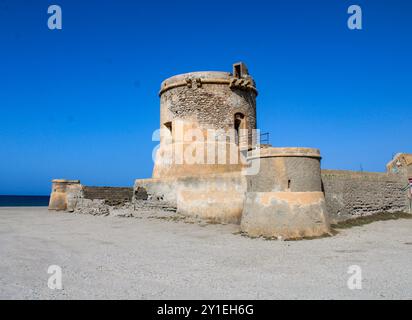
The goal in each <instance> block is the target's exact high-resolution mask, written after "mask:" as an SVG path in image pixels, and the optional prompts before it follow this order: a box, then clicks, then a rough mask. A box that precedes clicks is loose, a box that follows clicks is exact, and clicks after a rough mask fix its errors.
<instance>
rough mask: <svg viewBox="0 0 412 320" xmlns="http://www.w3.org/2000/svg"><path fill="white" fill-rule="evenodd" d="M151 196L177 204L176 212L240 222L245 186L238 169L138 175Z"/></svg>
mask: <svg viewBox="0 0 412 320" xmlns="http://www.w3.org/2000/svg"><path fill="white" fill-rule="evenodd" d="M138 188H144V189H145V190H147V193H148V195H149V197H150V198H152V199H160V200H163V201H167V202H169V203H170V204H171V205H173V206H176V207H177V211H178V213H180V214H182V215H186V216H192V217H197V218H203V219H207V220H213V221H216V222H223V223H240V219H241V215H242V211H243V203H244V198H245V193H246V188H247V182H246V177H245V176H242V175H241V173H240V172H235V173H225V174H215V175H213V174H211V175H205V176H202V177H181V178H165V179H138V180H136V182H135V190H137V189H138Z"/></svg>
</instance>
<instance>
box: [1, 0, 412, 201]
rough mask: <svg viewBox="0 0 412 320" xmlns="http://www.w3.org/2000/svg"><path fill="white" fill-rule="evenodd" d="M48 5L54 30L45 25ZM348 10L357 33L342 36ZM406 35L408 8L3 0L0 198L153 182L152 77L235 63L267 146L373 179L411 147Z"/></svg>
mask: <svg viewBox="0 0 412 320" xmlns="http://www.w3.org/2000/svg"><path fill="white" fill-rule="evenodd" d="M51 4H58V5H60V6H61V7H62V11H63V29H62V30H54V31H51V30H49V29H48V28H47V19H48V14H47V8H48V6H49V5H51ZM351 4H358V5H360V6H361V7H362V10H363V30H356V31H352V30H349V29H348V28H347V19H348V17H349V15H348V14H347V8H348V7H349V6H350V5H351ZM411 40H412V1H406V0H395V1H393V0H392V1H389V0H386V1H383V0H381V1H379V0H373V1H358V0H356V1H355V0H353V1H346V0H327V1H326V0H325V1H320V0H311V1H307V0H300V1H299V0H288V1H273V0H272V1H269V0H267V1H259V0H255V1H243V0H237V1H231V0H230V1H229V0H220V1H217V0H216V1H215V0H209V1H205V2H199V1H185V0H175V1H131V0H128V1H127V0H117V1H103V0H96V1H90V0H85V1H76V0H70V1H66V0H58V1H57V0H56V1H53V2H51V1H43V0H38V1H34V0H33V1H29V0H27V1H21V0H17V1H16V0H0V112H1V113H0V194H48V193H49V192H50V180H51V179H52V178H72V179H74V178H76V179H81V180H82V182H83V183H84V184H87V185H114V186H121V185H132V183H133V181H134V179H135V178H144V177H150V175H151V171H152V165H153V164H152V159H151V153H152V149H153V147H154V146H155V145H156V143H155V142H152V141H151V136H152V132H153V131H154V130H155V129H157V128H158V126H159V124H158V123H159V99H158V96H157V93H158V89H159V86H160V83H161V81H162V80H164V79H165V78H167V77H169V76H172V75H174V74H178V73H184V72H190V71H199V70H222V71H231V65H232V63H233V62H236V61H239V60H241V61H244V62H246V64H247V65H248V67H249V71H250V73H251V74H252V75H253V77H254V78H255V79H256V82H257V86H258V89H259V93H260V94H259V97H258V101H257V103H258V126H259V128H260V129H261V130H262V131H264V132H270V137H271V139H270V140H271V143H272V144H273V145H274V146H307V147H316V148H320V149H321V152H322V155H323V160H322V167H323V168H328V169H347V170H359V169H360V168H361V167H362V168H363V170H365V171H383V170H384V167H385V164H386V162H388V161H389V160H390V158H391V157H392V155H393V154H394V153H396V152H412V144H411V138H410V137H411V116H410V110H411V105H412V88H411V87H412V59H411V57H412V41H411Z"/></svg>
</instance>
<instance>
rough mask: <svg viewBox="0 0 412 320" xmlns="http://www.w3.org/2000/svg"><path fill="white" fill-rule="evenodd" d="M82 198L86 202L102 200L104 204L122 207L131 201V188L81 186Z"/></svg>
mask: <svg viewBox="0 0 412 320" xmlns="http://www.w3.org/2000/svg"><path fill="white" fill-rule="evenodd" d="M83 198H84V199H88V200H104V201H105V203H106V204H108V205H112V206H115V205H122V204H125V203H126V202H131V201H132V198H133V188H125V187H118V188H116V187H87V186H83Z"/></svg>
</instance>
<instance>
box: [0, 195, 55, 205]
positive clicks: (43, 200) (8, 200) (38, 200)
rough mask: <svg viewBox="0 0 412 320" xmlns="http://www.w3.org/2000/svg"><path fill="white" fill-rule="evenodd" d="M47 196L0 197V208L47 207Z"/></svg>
mask: <svg viewBox="0 0 412 320" xmlns="http://www.w3.org/2000/svg"><path fill="white" fill-rule="evenodd" d="M49 199H50V197H49V196H0V207H47V206H48V205H49Z"/></svg>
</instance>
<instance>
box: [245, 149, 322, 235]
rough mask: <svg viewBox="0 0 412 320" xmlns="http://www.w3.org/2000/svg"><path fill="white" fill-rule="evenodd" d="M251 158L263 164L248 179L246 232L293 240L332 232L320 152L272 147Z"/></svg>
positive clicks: (251, 155)
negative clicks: (324, 192) (321, 171)
mask: <svg viewBox="0 0 412 320" xmlns="http://www.w3.org/2000/svg"><path fill="white" fill-rule="evenodd" d="M250 159H251V161H252V162H253V161H259V162H260V171H259V172H258V174H256V175H254V176H249V177H248V191H247V193H246V200H245V205H244V209H243V214H242V220H241V230H242V232H244V233H246V234H247V235H249V236H253V237H259V236H264V237H269V238H271V237H281V238H284V239H290V238H302V237H317V236H322V235H324V234H327V233H328V232H329V231H330V229H329V222H328V214H327V211H326V203H325V197H324V194H323V192H322V182H321V173H320V159H321V157H320V152H319V150H317V149H312V148H268V149H263V150H260V154H253V153H251V154H250Z"/></svg>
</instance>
